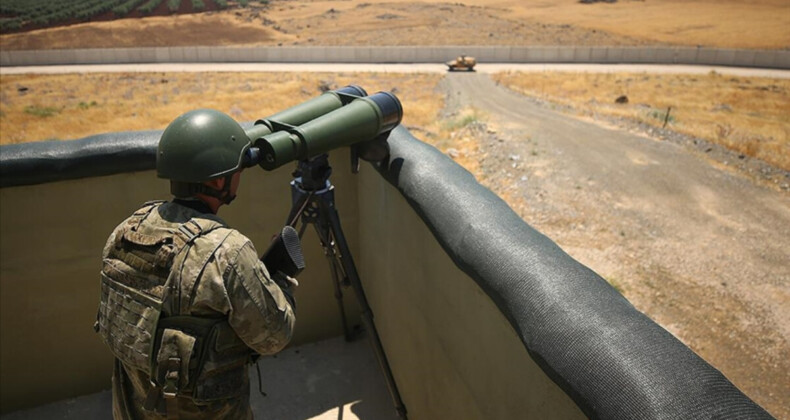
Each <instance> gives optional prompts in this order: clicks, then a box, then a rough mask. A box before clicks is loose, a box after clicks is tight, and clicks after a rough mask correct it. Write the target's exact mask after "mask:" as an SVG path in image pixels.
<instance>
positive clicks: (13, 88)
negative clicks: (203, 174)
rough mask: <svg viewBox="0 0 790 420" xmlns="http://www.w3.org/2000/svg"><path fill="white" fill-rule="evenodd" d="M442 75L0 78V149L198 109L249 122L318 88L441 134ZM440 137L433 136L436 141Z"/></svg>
mask: <svg viewBox="0 0 790 420" xmlns="http://www.w3.org/2000/svg"><path fill="white" fill-rule="evenodd" d="M440 77H441V76H440V75H426V74H421V75H415V74H386V75H383V74H370V73H368V74H343V73H341V74H323V75H322V74H295V73H202V74H201V73H191V74H190V73H127V74H122V73H121V74H68V75H18V76H17V75H8V76H2V78H0V128H2V129H0V144H11V143H21V142H29V141H38V140H46V139H52V138H57V139H63V140H65V139H74V138H80V137H84V136H88V135H92V134H96V133H102V132H110V131H122V130H148V129H163V128H164V127H166V126H167V124H169V123H170V121H172V120H173V119H174V118H175V117H177V116H178V115H180V114H182V113H183V112H186V111H187V110H190V109H195V108H214V109H218V110H221V111H224V112H227V113H229V114H230V115H231V116H233V117H234V118H235V119H236V120H238V121H252V120H255V119H258V118H262V117H266V116H268V115H271V114H273V113H275V112H277V111H280V110H282V109H285V108H287V107H290V106H293V105H295V104H297V103H300V102H303V101H305V100H307V99H310V98H312V97H314V96H317V95H319V94H320V90H319V86H322V85H329V86H331V87H340V86H344V85H347V84H357V85H360V86H362V87H364V88H365V89H366V90H367V91H368V93H374V92H377V91H380V90H384V91H394V92H395V93H396V95H397V96H398V98H399V99H400V100H401V101H402V103H403V108H404V120H403V123H404V124H405V125H407V126H409V127H417V128H420V129H422V130H425V131H426V132H431V133H433V132H436V131H438V130H439V129H440V127H439V123H438V117H437V116H438V113H439V111H440V110H441V108H442V106H443V99H442V96H441V95H440V94H439V93H438V91H437V90H436V84H437V83H438V81H439V79H440ZM433 137H435V136H433Z"/></svg>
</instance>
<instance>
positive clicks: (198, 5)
mask: <svg viewBox="0 0 790 420" xmlns="http://www.w3.org/2000/svg"><path fill="white" fill-rule="evenodd" d="M192 8H193V9H195V10H205V9H206V3H204V2H203V0H192Z"/></svg>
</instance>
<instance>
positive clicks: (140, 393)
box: [97, 201, 294, 419]
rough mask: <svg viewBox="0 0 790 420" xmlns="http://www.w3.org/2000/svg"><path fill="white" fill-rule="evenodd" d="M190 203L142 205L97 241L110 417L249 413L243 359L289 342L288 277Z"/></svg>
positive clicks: (234, 416) (240, 237)
mask: <svg viewBox="0 0 790 420" xmlns="http://www.w3.org/2000/svg"><path fill="white" fill-rule="evenodd" d="M191 207H196V206H186V205H183V204H182V203H180V202H179V201H175V202H166V203H165V202H152V203H146V205H145V206H143V207H142V208H141V209H140V210H138V211H136V212H135V213H134V214H133V215H132V216H131V217H130V218H129V219H127V220H125V221H124V222H123V223H121V224H120V225H119V226H118V227H117V228H116V229H115V230H114V231H113V233H112V234H111V235H110V237H109V239H108V241H107V244H106V246H105V248H104V252H103V254H102V257H103V268H102V298H101V305H100V308H99V314H98V317H97V318H98V320H97V331H98V332H99V333H100V334H101V336H102V338H103V339H104V341H105V342H106V343H107V344H108V346H109V347H110V348H111V350H112V352H113V354H114V355H115V357H116V363H115V370H114V373H113V416H114V417H115V418H116V419H165V418H179V419H194V418H204V419H205V418H211V419H219V418H229V419H242V418H252V411H251V409H250V405H249V378H248V373H247V372H248V367H249V362H250V361H251V358H252V357H256V356H255V353H257V354H261V355H269V354H274V353H276V352H278V351H280V350H281V349H282V348H283V347H285V345H286V344H287V343H288V342H289V341H290V339H291V335H292V331H293V326H294V312H293V306H292V304H293V300H292V297H291V294H290V288H289V285H288V282H287V281H285V279H284V278H281V277H282V276H280V275H277V276H276V277H277V278H276V279H275V280H272V278H271V277H270V275H269V273H268V271H267V270H266V267H265V266H264V265H263V263H261V262H260V261H259V259H258V254H257V252H256V251H255V248H254V247H253V244H252V242H250V240H249V239H247V238H246V237H245V236H243V235H242V234H240V233H239V232H238V231H236V230H234V229H230V228H228V227H227V226H226V224H225V223H224V222H223V221H222V220H221V219H219V218H218V217H217V216H215V215H214V214H211V213H204V212H201V211H198V210H197V209H196V208H191Z"/></svg>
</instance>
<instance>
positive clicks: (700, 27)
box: [0, 0, 790, 50]
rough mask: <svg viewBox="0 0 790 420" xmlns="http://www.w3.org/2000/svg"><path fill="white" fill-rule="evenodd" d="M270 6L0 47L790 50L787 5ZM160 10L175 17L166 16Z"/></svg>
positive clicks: (368, 2) (105, 25)
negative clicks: (663, 47) (676, 47)
mask: <svg viewBox="0 0 790 420" xmlns="http://www.w3.org/2000/svg"><path fill="white" fill-rule="evenodd" d="M264 3H265V4H264ZM264 3H261V2H257V1H256V2H250V3H249V4H248V5H247V7H243V8H242V7H239V8H237V7H230V8H229V9H227V10H223V11H211V12H206V13H198V14H183V15H172V16H170V15H167V16H149V17H142V18H141V17H134V18H127V19H120V20H113V21H106V20H103V21H99V22H88V23H75V24H72V25H68V26H63V27H54V28H48V29H40V30H33V31H28V32H24V33H9V34H3V35H0V47H1V48H3V49H7V50H11V49H39V48H96V47H113V46H118V47H124V46H126V47H129V46H138V47H139V46H172V45H381V46H386V45H648V44H649V45H684V46H698V45H699V46H709V47H723V48H762V49H787V48H790V34H788V30H787V28H788V27H790V5H789V4H788V3H787V2H786V1H784V0H759V1H737V0H723V1H711V0H692V1H684V0H643V1H642V0H622V1H619V2H616V3H596V4H581V3H579V2H577V1H573V0H566V1H561V2H557V1H551V0H524V1H515V0H475V1H466V2H445V1H437V0H428V1H421V2H415V1H408V0H365V1H351V0H344V1H313V0H288V1H285V0H273V1H267V2H264ZM231 4H232V5H233V3H231ZM157 11H158V12H161V13H160V14H166V12H165V9H162V8H160V9H157ZM756 22H759V24H756Z"/></svg>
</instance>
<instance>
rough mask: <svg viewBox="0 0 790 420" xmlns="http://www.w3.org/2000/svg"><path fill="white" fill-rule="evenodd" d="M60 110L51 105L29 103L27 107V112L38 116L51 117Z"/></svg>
mask: <svg viewBox="0 0 790 420" xmlns="http://www.w3.org/2000/svg"><path fill="white" fill-rule="evenodd" d="M59 112H60V110H59V109H57V108H53V107H51V106H37V105H28V106H26V107H25V113H26V114H30V115H35V116H37V117H51V116H53V115H55V114H57V113H59Z"/></svg>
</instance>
